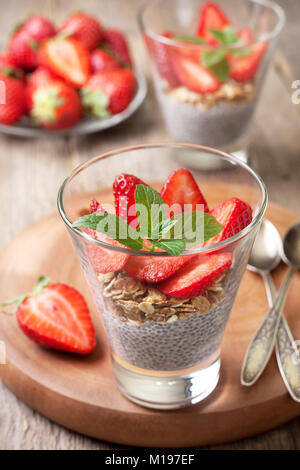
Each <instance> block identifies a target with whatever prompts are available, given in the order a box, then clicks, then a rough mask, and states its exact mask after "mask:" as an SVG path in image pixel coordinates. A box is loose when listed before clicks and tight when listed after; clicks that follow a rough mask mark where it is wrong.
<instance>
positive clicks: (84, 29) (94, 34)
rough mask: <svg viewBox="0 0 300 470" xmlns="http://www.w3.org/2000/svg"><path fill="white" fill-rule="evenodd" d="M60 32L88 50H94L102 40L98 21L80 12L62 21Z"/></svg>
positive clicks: (101, 30) (101, 31)
mask: <svg viewBox="0 0 300 470" xmlns="http://www.w3.org/2000/svg"><path fill="white" fill-rule="evenodd" d="M60 31H64V32H66V33H70V35H72V36H73V37H75V38H76V39H78V40H79V41H81V42H82V44H84V46H85V47H86V48H87V49H88V50H92V49H94V48H95V47H96V46H98V45H99V44H100V43H101V41H102V39H103V29H102V27H101V25H100V23H99V21H98V20H97V19H96V18H95V17H94V16H91V15H87V14H86V13H82V12H77V13H73V14H72V15H70V16H69V17H68V18H67V19H66V20H65V21H64V23H63V25H62V27H61V29H60Z"/></svg>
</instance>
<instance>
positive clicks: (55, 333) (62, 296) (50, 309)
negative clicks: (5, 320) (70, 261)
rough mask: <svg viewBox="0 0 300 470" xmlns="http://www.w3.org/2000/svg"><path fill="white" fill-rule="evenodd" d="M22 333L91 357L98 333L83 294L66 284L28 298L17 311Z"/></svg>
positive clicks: (38, 341) (53, 286) (54, 285)
mask: <svg viewBox="0 0 300 470" xmlns="http://www.w3.org/2000/svg"><path fill="white" fill-rule="evenodd" d="M17 320H18V323H19V325H20V328H21V329H22V330H23V332H24V333H25V334H26V335H27V336H28V337H29V338H30V339H31V340H33V341H34V342H36V343H38V344H40V345H41V346H46V347H48V348H52V349H58V350H63V351H69V352H74V353H78V354H88V353H89V352H91V351H92V350H93V349H94V347H95V344H96V337H95V330H94V326H93V323H92V320H91V317H90V314H89V310H88V307H87V305H86V303H85V300H84V298H83V297H82V295H81V294H80V293H79V292H78V291H77V290H75V289H73V288H72V287H69V286H67V285H65V284H52V285H49V286H47V287H44V288H43V290H42V291H41V292H39V293H38V294H37V295H34V296H32V297H28V298H26V300H24V301H23V302H22V303H21V304H20V306H19V307H18V310H17Z"/></svg>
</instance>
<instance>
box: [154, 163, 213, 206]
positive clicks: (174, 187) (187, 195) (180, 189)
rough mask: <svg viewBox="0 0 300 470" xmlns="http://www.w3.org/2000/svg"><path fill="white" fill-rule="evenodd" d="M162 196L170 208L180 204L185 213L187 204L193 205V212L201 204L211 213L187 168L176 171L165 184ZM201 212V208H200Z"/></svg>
mask: <svg viewBox="0 0 300 470" xmlns="http://www.w3.org/2000/svg"><path fill="white" fill-rule="evenodd" d="M160 195H161V197H162V199H163V201H164V203H165V204H167V205H168V206H169V207H170V206H172V205H173V204H179V205H180V207H181V209H182V211H184V205H185V204H191V205H192V206H191V209H192V210H193V211H195V210H197V205H198V204H201V205H202V207H203V211H204V212H209V209H208V205H207V202H206V200H205V198H204V196H203V194H202V193H201V191H200V189H199V187H198V185H197V183H196V181H195V179H194V177H193V175H192V174H191V172H190V171H188V170H186V169H185V168H180V169H179V170H175V171H174V172H173V173H171V175H170V176H169V178H168V180H167V181H166V183H165V184H164V186H163V188H162V190H161V192H160ZM198 210H199V207H198Z"/></svg>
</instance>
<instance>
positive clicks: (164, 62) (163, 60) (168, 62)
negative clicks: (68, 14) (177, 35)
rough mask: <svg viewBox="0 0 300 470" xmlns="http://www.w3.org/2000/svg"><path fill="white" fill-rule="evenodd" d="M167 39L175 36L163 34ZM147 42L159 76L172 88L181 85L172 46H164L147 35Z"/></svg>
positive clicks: (167, 33)
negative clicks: (175, 67)
mask: <svg viewBox="0 0 300 470" xmlns="http://www.w3.org/2000/svg"><path fill="white" fill-rule="evenodd" d="M162 36H165V37H166V38H171V37H172V36H173V34H172V33H170V32H165V33H163V34H162ZM145 42H146V44H147V47H148V49H149V53H150V55H151V57H152V58H153V60H154V63H155V65H156V67H157V71H158V73H159V75H160V76H161V77H162V78H164V79H165V80H167V82H168V84H169V85H170V87H171V88H175V87H177V86H179V85H180V83H179V81H178V78H177V77H176V74H175V72H174V67H173V61H172V54H173V50H172V46H168V45H167V44H163V43H162V42H160V41H157V40H156V39H153V38H151V37H150V36H147V35H145Z"/></svg>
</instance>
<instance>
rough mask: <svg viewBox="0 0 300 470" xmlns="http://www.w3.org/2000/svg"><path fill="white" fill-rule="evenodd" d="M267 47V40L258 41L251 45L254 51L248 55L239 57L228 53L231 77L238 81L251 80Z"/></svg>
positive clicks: (250, 47)
mask: <svg viewBox="0 0 300 470" xmlns="http://www.w3.org/2000/svg"><path fill="white" fill-rule="evenodd" d="M267 47H268V44H267V42H258V43H256V44H251V45H250V46H249V49H251V51H252V52H251V53H250V54H248V55H245V56H242V57H238V56H233V55H231V54H228V61H229V66H230V77H231V78H233V79H234V80H236V81H237V82H246V81H248V80H251V79H252V78H253V77H254V75H255V73H256V71H257V69H258V66H259V64H260V62H261V60H262V58H263V56H264V54H265V52H266V49H267Z"/></svg>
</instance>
